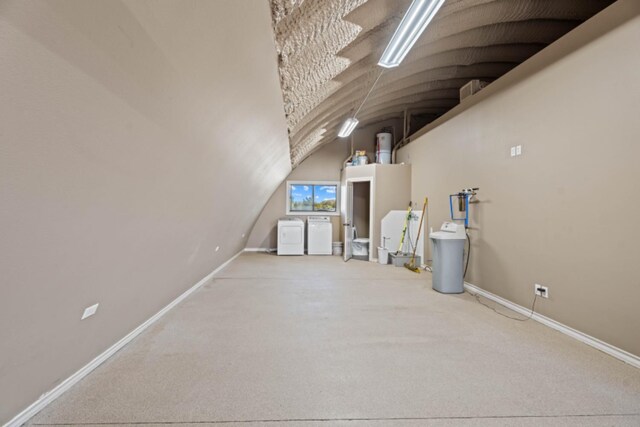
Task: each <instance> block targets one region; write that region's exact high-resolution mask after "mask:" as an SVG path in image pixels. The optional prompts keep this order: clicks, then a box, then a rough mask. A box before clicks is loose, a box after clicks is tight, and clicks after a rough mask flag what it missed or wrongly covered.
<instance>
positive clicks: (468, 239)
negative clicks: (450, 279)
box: [462, 232, 471, 279]
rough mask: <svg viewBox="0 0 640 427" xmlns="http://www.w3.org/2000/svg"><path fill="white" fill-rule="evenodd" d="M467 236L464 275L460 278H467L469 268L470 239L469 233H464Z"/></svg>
mask: <svg viewBox="0 0 640 427" xmlns="http://www.w3.org/2000/svg"><path fill="white" fill-rule="evenodd" d="M465 234H466V235H467V262H466V264H465V266H464V274H463V275H462V278H463V279H464V278H466V277H467V269H468V268H469V258H471V238H470V237H469V233H466V232H465Z"/></svg>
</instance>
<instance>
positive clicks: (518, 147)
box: [516, 145, 522, 156]
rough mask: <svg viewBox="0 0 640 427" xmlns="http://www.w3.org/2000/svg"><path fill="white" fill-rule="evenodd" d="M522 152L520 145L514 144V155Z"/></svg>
mask: <svg viewBox="0 0 640 427" xmlns="http://www.w3.org/2000/svg"><path fill="white" fill-rule="evenodd" d="M521 154H522V145H516V156H519V155H521Z"/></svg>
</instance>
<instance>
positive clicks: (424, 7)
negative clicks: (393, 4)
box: [378, 0, 444, 68]
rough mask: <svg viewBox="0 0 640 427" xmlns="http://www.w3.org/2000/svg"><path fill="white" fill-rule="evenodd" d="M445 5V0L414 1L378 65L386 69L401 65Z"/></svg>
mask: <svg viewBox="0 0 640 427" xmlns="http://www.w3.org/2000/svg"><path fill="white" fill-rule="evenodd" d="M443 3H444V0H413V2H412V3H411V6H409V9H408V10H407V13H406V14H405V15H404V18H402V21H401V22H400V25H399V26H398V28H397V29H396V32H395V33H394V34H393V37H392V38H391V41H390V42H389V44H388V45H387V48H386V49H385V50H384V53H383V54H382V57H381V58H380V61H378V65H379V66H381V67H384V68H393V67H397V66H398V65H400V63H401V62H402V60H403V59H404V57H405V56H407V53H409V50H411V48H412V47H413V45H414V44H415V42H416V40H418V37H420V34H422V32H423V31H424V30H425V28H427V25H429V22H431V20H432V19H433V17H434V16H435V14H436V13H438V9H440V6H442V4H443Z"/></svg>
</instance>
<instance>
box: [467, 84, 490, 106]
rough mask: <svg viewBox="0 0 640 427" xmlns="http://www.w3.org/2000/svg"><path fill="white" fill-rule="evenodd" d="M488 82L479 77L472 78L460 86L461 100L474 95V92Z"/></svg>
mask: <svg viewBox="0 0 640 427" xmlns="http://www.w3.org/2000/svg"><path fill="white" fill-rule="evenodd" d="M488 84H489V83H487V82H483V81H481V80H477V79H476V80H471V81H470V82H469V83H467V84H466V85H464V86H462V87H461V88H460V102H462V100H463V99H465V98H467V97H469V96H471V95H473V94H474V93H477V92H480V90H482V88H484V87H485V86H486V85H488Z"/></svg>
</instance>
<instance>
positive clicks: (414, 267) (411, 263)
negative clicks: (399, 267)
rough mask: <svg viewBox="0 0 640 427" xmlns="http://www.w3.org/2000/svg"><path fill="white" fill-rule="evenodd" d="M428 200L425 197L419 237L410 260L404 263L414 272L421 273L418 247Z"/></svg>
mask: <svg viewBox="0 0 640 427" xmlns="http://www.w3.org/2000/svg"><path fill="white" fill-rule="evenodd" d="M427 201H428V199H427V198H426V197H425V198H424V205H423V206H422V216H421V217H420V225H418V237H416V244H415V246H414V247H413V254H412V255H411V259H410V260H409V262H408V263H406V264H405V265H404V267H405V268H407V269H409V270H411V271H413V272H414V273H420V268H418V266H417V265H416V250H417V249H418V240H420V232H421V231H422V222H423V221H424V217H425V216H427Z"/></svg>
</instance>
